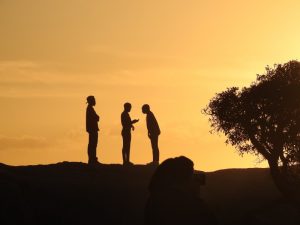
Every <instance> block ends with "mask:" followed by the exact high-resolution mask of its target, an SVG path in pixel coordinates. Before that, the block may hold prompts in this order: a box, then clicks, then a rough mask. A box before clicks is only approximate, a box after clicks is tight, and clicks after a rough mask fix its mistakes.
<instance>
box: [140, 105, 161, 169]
mask: <svg viewBox="0 0 300 225" xmlns="http://www.w3.org/2000/svg"><path fill="white" fill-rule="evenodd" d="M142 112H143V113H144V114H146V115H147V116H146V123H147V129H148V137H149V138H150V140H151V147H152V155H153V161H152V164H153V165H158V164H159V148H158V136H159V135H160V129H159V125H158V123H157V120H156V118H155V116H154V114H153V113H152V112H151V111H150V106H149V105H148V104H144V105H143V106H142Z"/></svg>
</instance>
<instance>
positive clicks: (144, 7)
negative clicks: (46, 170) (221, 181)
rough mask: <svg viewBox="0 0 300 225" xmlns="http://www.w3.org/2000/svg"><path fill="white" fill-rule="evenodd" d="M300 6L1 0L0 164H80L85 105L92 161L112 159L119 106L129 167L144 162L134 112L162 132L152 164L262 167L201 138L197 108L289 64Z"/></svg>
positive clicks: (205, 132)
mask: <svg viewBox="0 0 300 225" xmlns="http://www.w3.org/2000/svg"><path fill="white" fill-rule="evenodd" d="M299 10H300V2H299V1H293V0H286V1H283V0H280V1H269V0H265V1H257V0H254V1H237V0H226V1H225V0H213V1H202V0H201V1H196V0H195V1H194V0H191V1H179V0H166V1H140V0H132V1H121V0H119V1H94V0H89V1H86V0H85V1H83V0H73V1H67V0H60V1H57V0H51V1H50V0H45V1H36V0H26V1H20V0H19V1H18V0H9V1H8V0H2V1H0V27H1V29H0V106H1V110H0V124H1V126H0V162H1V163H5V164H9V165H28V164H47V163H56V162H60V161H83V162H86V161H87V153H86V152H87V137H88V136H87V133H86V132H85V110H86V97H87V96H88V95H94V96H95V98H96V102H97V104H96V106H95V110H96V111H97V113H98V114H99V115H100V123H99V126H100V133H99V145H98V150H97V152H98V158H99V160H100V161H101V162H103V163H121V161H122V158H121V156H122V155H121V148H122V138H121V129H122V128H121V123H120V115H121V112H122V110H123V104H124V103H125V102H127V101H128V102H130V103H131V104H132V111H131V113H130V115H131V117H132V118H139V119H140V121H139V122H138V123H137V124H136V126H135V127H136V130H135V131H134V132H132V146H131V160H132V162H133V163H136V164H144V163H148V162H150V161H151V160H152V155H151V154H152V152H151V146H150V141H149V139H148V137H147V130H146V122H145V115H144V114H143V113H142V111H141V107H142V105H143V104H145V103H147V104H149V105H150V106H151V109H152V111H153V112H154V114H155V116H156V118H157V120H158V123H159V125H160V128H161V132H162V133H161V136H160V140H159V145H160V153H161V160H164V159H166V158H169V157H174V156H179V155H185V156H187V157H189V158H191V159H192V160H193V161H194V163H195V167H196V168H197V169H201V170H205V171H212V170H218V169H224V168H242V167H243V168H244V167H265V166H266V165H267V164H266V163H264V162H262V163H258V162H259V160H258V159H257V158H255V157H253V156H249V155H245V156H244V157H240V156H239V155H238V154H237V152H236V151H235V149H234V148H233V147H232V146H226V144H225V143H224V142H225V137H224V135H217V134H214V133H213V134H211V133H210V132H209V131H210V129H211V128H210V125H209V122H208V117H207V116H205V115H203V114H202V113H201V110H202V109H203V108H204V107H205V106H206V105H207V104H208V102H209V100H210V99H211V98H212V97H213V96H214V94H215V93H217V92H220V91H223V90H225V89H226V88H227V87H231V86H238V87H243V86H248V85H249V84H250V83H251V82H252V81H254V80H255V79H256V74H258V73H263V72H264V70H265V69H264V68H265V66H266V65H273V64H274V63H284V62H287V61H288V60H291V59H299V57H298V56H299V54H300V47H299V40H300V31H299V29H298V25H299V21H300V14H299Z"/></svg>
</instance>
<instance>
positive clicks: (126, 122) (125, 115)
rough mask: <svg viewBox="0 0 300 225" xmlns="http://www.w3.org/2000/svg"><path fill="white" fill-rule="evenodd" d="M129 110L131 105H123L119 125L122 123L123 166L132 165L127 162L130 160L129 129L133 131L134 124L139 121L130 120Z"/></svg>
mask: <svg viewBox="0 0 300 225" xmlns="http://www.w3.org/2000/svg"><path fill="white" fill-rule="evenodd" d="M130 110H131V104H130V103H128V102H126V103H125V104H124V111H123V112H122V114H121V123H122V127H123V129H122V138H123V148H122V156H123V164H124V165H130V164H132V163H131V162H130V160H129V158H130V143H131V129H132V130H134V126H133V124H134V123H137V122H138V121H139V120H138V119H137V120H131V118H130V115H129V112H130Z"/></svg>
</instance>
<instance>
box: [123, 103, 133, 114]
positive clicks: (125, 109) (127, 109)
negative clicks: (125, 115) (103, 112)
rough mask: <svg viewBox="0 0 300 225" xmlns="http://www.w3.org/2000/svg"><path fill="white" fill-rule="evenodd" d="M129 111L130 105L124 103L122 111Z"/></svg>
mask: <svg viewBox="0 0 300 225" xmlns="http://www.w3.org/2000/svg"><path fill="white" fill-rule="evenodd" d="M130 110H131V104H130V103H129V102H126V103H125V104H124V111H126V112H130Z"/></svg>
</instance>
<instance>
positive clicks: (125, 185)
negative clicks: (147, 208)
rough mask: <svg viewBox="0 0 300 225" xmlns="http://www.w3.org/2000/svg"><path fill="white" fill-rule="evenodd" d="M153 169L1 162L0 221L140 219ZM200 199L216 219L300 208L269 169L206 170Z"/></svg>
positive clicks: (277, 220) (256, 219) (256, 220)
mask: <svg viewBox="0 0 300 225" xmlns="http://www.w3.org/2000/svg"><path fill="white" fill-rule="evenodd" d="M153 172H154V168H153V167H151V166H142V165H135V166H132V167H123V166H121V165H102V166H97V167H89V166H88V165H86V164H84V163H78V162H63V163H57V164H52V165H38V166H18V167H12V166H7V165H4V164H0V224H39V225H42V224H49V225H50V224H51V225H53V224H55V225H60V224H70V225H71V224H72V225H77V224H78V225H79V224H82V225H83V224H84V225H88V224H89V225H91V224H118V225H122V224H126V225H127V224H128V225H129V224H130V225H139V224H143V210H144V205H145V202H146V199H147V196H148V191H147V185H148V182H149V179H150V177H151V175H152V174H153ZM206 177H207V179H206V185H205V186H203V187H202V189H201V196H202V198H203V199H204V200H205V201H206V202H207V203H208V204H209V205H210V207H211V209H212V210H213V211H214V213H215V215H216V217H217V218H218V220H219V222H220V224H233V225H234V224H249V225H250V224H253V225H254V224H255V225H262V224H265V225H275V224H276V225H277V224H278V225H279V224H285V225H289V224H290V225H294V224H295V225H296V224H300V211H299V209H297V208H296V207H294V206H292V205H290V204H288V203H287V202H285V201H284V199H283V198H282V197H281V195H280V193H279V192H278V191H277V189H276V188H275V186H274V184H273V182H272V179H271V177H270V176H269V171H268V169H228V170H220V171H216V172H210V173H207V174H206Z"/></svg>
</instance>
